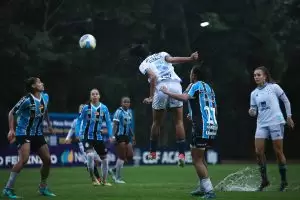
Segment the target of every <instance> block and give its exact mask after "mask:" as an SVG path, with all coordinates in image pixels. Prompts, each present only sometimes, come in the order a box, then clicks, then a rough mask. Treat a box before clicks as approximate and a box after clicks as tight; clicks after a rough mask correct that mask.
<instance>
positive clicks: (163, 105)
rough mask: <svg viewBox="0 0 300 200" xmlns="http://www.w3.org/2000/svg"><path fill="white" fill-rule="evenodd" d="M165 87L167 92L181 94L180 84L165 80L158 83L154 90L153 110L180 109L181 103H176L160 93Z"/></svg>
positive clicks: (176, 101)
mask: <svg viewBox="0 0 300 200" xmlns="http://www.w3.org/2000/svg"><path fill="white" fill-rule="evenodd" d="M162 86H165V87H167V88H168V90H169V91H170V92H172V93H176V94H182V87H181V84H180V82H178V81H174V80H165V81H162V82H159V83H158V84H157V86H156V88H155V92H154V96H153V101H152V108H153V109H155V110H165V109H167V108H180V107H182V106H183V102H182V101H178V100H176V99H173V98H171V97H169V96H168V95H166V94H165V93H163V92H162V91H160V88H161V87H162Z"/></svg>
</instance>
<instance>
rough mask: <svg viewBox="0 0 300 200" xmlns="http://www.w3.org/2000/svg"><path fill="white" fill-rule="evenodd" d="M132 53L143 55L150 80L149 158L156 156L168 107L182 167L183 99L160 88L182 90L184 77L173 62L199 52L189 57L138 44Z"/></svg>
mask: <svg viewBox="0 0 300 200" xmlns="http://www.w3.org/2000/svg"><path fill="white" fill-rule="evenodd" d="M131 54H132V55H135V56H137V57H139V58H140V59H144V60H143V62H142V63H141V64H140V66H139V70H140V71H141V73H142V74H145V75H147V76H148V81H149V83H150V95H149V97H148V98H145V99H144V103H146V104H151V103H152V110H153V123H152V127H151V137H150V154H149V155H148V159H156V150H157V139H158V135H159V133H160V128H161V126H162V122H163V118H164V115H165V111H166V109H167V108H169V109H170V110H171V112H172V114H173V116H174V119H175V129H176V140H177V146H178V150H179V158H178V165H179V166H181V167H183V166H184V163H185V130H184V126H183V109H182V106H183V103H182V101H178V100H176V99H174V98H172V97H168V96H167V95H166V94H164V93H163V92H161V91H159V88H160V87H161V86H163V85H164V86H166V87H167V88H168V90H170V91H172V92H174V93H176V94H182V87H181V84H180V83H181V79H180V78H179V77H178V75H177V74H176V73H175V71H174V67H173V65H172V64H175V63H186V62H191V61H195V60H197V59H198V53H197V52H195V53H193V54H191V56H190V57H172V56H170V55H169V54H168V53H166V52H160V53H156V54H152V55H150V52H149V51H148V48H147V45H145V44H143V45H137V46H135V47H134V48H132V49H131Z"/></svg>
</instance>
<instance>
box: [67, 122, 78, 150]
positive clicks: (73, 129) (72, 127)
mask: <svg viewBox="0 0 300 200" xmlns="http://www.w3.org/2000/svg"><path fill="white" fill-rule="evenodd" d="M76 123H77V120H74V121H73V123H72V125H71V128H70V130H69V132H68V135H67V137H66V139H65V144H70V143H71V137H72V136H73V135H74V133H75V127H76Z"/></svg>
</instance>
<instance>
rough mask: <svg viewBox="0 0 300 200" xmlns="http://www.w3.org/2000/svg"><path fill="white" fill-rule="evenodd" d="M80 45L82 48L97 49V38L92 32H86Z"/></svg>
mask: <svg viewBox="0 0 300 200" xmlns="http://www.w3.org/2000/svg"><path fill="white" fill-rule="evenodd" d="M79 46H80V48H85V49H95V48H96V39H95V37H94V36H92V35H91V34H85V35H83V36H82V37H81V38H80V40H79Z"/></svg>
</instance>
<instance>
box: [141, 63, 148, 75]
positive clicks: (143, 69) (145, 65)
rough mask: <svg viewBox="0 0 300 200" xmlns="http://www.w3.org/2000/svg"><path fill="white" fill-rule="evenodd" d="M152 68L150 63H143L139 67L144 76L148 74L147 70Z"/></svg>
mask: <svg viewBox="0 0 300 200" xmlns="http://www.w3.org/2000/svg"><path fill="white" fill-rule="evenodd" d="M149 68H150V65H149V64H148V63H145V62H142V64H141V65H140V67H139V70H140V72H141V73H142V74H146V72H147V69H149Z"/></svg>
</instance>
